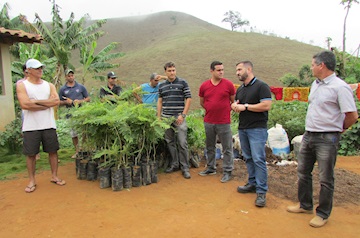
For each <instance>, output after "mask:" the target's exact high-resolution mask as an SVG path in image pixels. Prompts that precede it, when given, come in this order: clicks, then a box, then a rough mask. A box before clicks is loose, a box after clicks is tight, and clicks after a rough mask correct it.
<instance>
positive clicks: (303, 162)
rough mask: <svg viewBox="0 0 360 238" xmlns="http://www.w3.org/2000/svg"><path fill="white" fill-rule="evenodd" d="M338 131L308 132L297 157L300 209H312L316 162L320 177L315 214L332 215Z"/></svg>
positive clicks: (325, 216)
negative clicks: (313, 173)
mask: <svg viewBox="0 0 360 238" xmlns="http://www.w3.org/2000/svg"><path fill="white" fill-rule="evenodd" d="M339 140H340V133H339V132H320V133H319V132H305V134H304V137H303V140H302V142H301V145H300V151H299V155H298V177H299V182H298V198H299V201H300V207H302V208H304V209H306V210H311V209H313V187H312V174H311V172H312V171H313V168H314V164H315V162H316V161H317V163H318V167H319V177H320V196H319V206H318V207H317V208H316V215H318V216H320V217H322V218H324V219H327V218H328V217H329V216H330V213H331V210H332V205H333V195H334V167H335V163H336V156H337V151H338V148H339Z"/></svg>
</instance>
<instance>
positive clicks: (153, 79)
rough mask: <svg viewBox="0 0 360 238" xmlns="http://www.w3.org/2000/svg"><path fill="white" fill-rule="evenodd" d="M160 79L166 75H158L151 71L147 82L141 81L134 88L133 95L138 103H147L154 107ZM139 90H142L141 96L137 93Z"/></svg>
mask: <svg viewBox="0 0 360 238" xmlns="http://www.w3.org/2000/svg"><path fill="white" fill-rule="evenodd" d="M161 79H166V77H165V76H161V75H158V74H157V73H152V74H151V75H150V82H149V83H143V84H141V85H140V86H139V87H138V88H136V89H135V90H134V94H135V97H136V98H137V99H138V101H139V102H140V103H144V104H147V105H149V106H151V107H153V108H154V109H156V104H157V101H158V98H159V81H160V80H161ZM140 90H141V91H142V93H141V98H140V96H139V95H138V94H137V93H139V92H140Z"/></svg>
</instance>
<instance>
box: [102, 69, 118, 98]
mask: <svg viewBox="0 0 360 238" xmlns="http://www.w3.org/2000/svg"><path fill="white" fill-rule="evenodd" d="M107 78H108V83H107V85H106V86H105V87H101V88H100V98H103V97H105V96H110V97H112V96H114V95H118V96H119V95H120V93H121V91H122V88H121V87H120V86H119V85H117V84H116V79H117V77H116V75H115V73H114V72H109V73H108V74H107Z"/></svg>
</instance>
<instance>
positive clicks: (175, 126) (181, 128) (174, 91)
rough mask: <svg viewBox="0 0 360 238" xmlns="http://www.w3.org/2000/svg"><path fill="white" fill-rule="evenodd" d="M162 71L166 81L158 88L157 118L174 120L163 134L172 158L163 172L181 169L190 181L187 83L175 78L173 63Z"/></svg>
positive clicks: (189, 93)
mask: <svg viewBox="0 0 360 238" xmlns="http://www.w3.org/2000/svg"><path fill="white" fill-rule="evenodd" d="M164 70H165V74H166V76H167V78H168V79H167V80H166V81H165V82H164V83H162V84H160V86H159V99H158V103H157V116H158V117H159V118H160V117H165V118H173V119H174V120H173V123H172V124H171V127H170V128H169V129H167V130H166V132H165V140H166V143H167V145H168V148H169V151H170V154H171V157H172V160H171V163H170V167H169V168H167V169H166V171H165V172H167V173H171V172H174V171H177V170H179V169H180V168H181V170H182V174H183V176H184V178H186V179H190V178H191V175H190V172H189V167H190V166H189V155H188V144H187V125H186V119H185V118H186V114H187V113H188V111H189V108H190V103H191V92H190V88H189V85H188V83H187V82H186V81H185V80H184V79H182V78H178V77H177V76H176V68H175V64H174V63H173V62H168V63H166V64H165V66H164Z"/></svg>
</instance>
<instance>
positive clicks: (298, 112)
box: [268, 101, 308, 141]
mask: <svg viewBox="0 0 360 238" xmlns="http://www.w3.org/2000/svg"><path fill="white" fill-rule="evenodd" d="M307 107H308V104H307V103H306V102H299V101H293V102H283V101H275V102H273V103H272V106H271V110H270V111H269V120H268V128H271V127H273V126H275V124H281V125H282V126H283V128H284V129H285V131H286V133H287V134H288V137H289V140H290V141H291V140H292V139H293V138H294V137H295V136H298V135H302V134H304V132H305V117H306V110H307Z"/></svg>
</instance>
